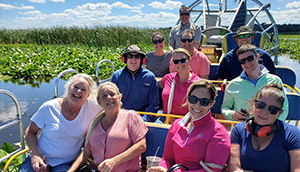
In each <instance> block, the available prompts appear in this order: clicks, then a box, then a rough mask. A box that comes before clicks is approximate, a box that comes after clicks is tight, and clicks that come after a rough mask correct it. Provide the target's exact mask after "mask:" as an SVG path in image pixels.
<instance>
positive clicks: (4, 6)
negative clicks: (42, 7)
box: [0, 3, 34, 10]
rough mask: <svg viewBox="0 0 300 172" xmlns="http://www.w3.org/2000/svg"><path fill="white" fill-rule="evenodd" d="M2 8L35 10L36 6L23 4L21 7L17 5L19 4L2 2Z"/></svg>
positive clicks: (0, 7)
mask: <svg viewBox="0 0 300 172" xmlns="http://www.w3.org/2000/svg"><path fill="white" fill-rule="evenodd" d="M0 9H4V10H12V9H19V10H33V9H34V7H33V6H24V5H22V6H21V7H17V6H13V5H10V4H2V3H0Z"/></svg>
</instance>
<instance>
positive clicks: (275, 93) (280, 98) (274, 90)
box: [248, 83, 284, 113]
mask: <svg viewBox="0 0 300 172" xmlns="http://www.w3.org/2000/svg"><path fill="white" fill-rule="evenodd" d="M262 96H272V97H274V98H275V100H276V102H277V103H278V104H279V105H280V107H281V108H282V107H283V103H284V94H283V87H282V86H281V85H280V84H278V83H272V84H268V85H265V86H264V87H262V88H261V89H260V90H259V91H258V92H257V93H256V94H255V96H254V97H253V98H252V99H251V100H250V101H249V104H248V111H249V112H251V113H253V105H254V101H255V100H257V99H259V98H260V97H262Z"/></svg>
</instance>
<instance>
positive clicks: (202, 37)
mask: <svg viewBox="0 0 300 172" xmlns="http://www.w3.org/2000/svg"><path fill="white" fill-rule="evenodd" d="M205 41H206V35H205V34H203V33H202V34H201V40H200V47H201V45H204V44H205Z"/></svg>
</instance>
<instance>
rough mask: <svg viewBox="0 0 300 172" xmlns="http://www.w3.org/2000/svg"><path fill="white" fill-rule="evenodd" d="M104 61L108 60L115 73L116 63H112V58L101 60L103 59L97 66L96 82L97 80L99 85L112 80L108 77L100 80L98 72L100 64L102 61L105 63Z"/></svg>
mask: <svg viewBox="0 0 300 172" xmlns="http://www.w3.org/2000/svg"><path fill="white" fill-rule="evenodd" d="M104 62H108V63H109V64H110V66H111V68H112V73H114V71H115V69H114V65H113V64H112V62H111V61H110V60H108V59H104V60H101V61H100V62H99V63H98V65H97V67H96V82H97V86H99V85H100V84H101V83H103V82H107V81H110V78H107V79H104V80H101V82H99V77H98V75H99V73H98V70H99V66H100V65H101V64H102V63H104Z"/></svg>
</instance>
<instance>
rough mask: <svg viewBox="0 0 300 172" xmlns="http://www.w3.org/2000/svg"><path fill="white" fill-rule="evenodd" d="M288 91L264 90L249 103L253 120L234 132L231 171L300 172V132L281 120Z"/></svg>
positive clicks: (270, 87)
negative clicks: (285, 92)
mask: <svg viewBox="0 0 300 172" xmlns="http://www.w3.org/2000/svg"><path fill="white" fill-rule="evenodd" d="M283 90H284V88H283V87H282V86H281V85H279V84H277V83H274V84H269V85H266V86H265V87H262V88H261V89H260V90H259V91H258V92H257V93H256V94H255V96H254V97H253V98H252V99H251V100H250V102H249V108H248V112H249V113H252V114H253V118H251V119H249V120H247V121H246V122H243V123H239V124H236V125H235V126H234V127H233V129H232V131H231V135H230V137H231V151H230V158H229V162H228V168H229V171H234V172H243V171H265V172H274V171H276V172H288V171H292V172H296V171H300V130H299V128H297V127H295V126H293V125H290V124H287V123H285V122H283V121H281V120H278V117H279V116H280V114H282V112H283V111H284V110H283V109H282V107H283V106H284V100H285V99H286V97H285V95H284V92H283Z"/></svg>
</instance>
